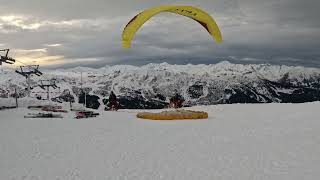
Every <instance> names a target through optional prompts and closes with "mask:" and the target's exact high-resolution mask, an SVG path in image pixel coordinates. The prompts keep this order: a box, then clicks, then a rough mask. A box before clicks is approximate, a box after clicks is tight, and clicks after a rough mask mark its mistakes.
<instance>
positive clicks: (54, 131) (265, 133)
mask: <svg viewBox="0 0 320 180" xmlns="http://www.w3.org/2000/svg"><path fill="white" fill-rule="evenodd" d="M319 108H320V102H315V103H306V104H261V105H253V104H247V105H239V104H236V105H217V106H199V107H193V108H191V109H194V110H204V111H207V112H209V119H208V120H198V121H146V120H141V119H137V118H135V114H136V112H138V110H120V111H119V112H102V111H100V113H101V114H102V115H101V116H98V117H97V118H92V119H73V116H74V113H68V114H63V115H64V117H65V118H64V119H24V118H22V117H23V115H25V114H27V113H28V112H32V111H30V110H27V109H25V108H21V109H19V110H18V111H17V110H14V109H13V110H6V111H0V179H1V180H2V179H3V180H7V179H8V180H89V179H90V180H100V179H101V180H111V179H112V180H125V179H128V180H129V179H130V180H133V179H137V180H150V179H154V180H160V179H176V180H180V179H184V180H188V179H190V180H194V179H205V180H212V179H219V180H224V179H225V180H230V179H243V180H248V179H250V180H251V179H257V180H269V179H272V180H286V179H287V180H301V179H303V180H315V179H318V178H319V177H320V156H319V152H320V131H319V129H320V121H319V116H320V112H319ZM155 111H158V110H155Z"/></svg>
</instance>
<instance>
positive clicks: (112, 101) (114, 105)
mask: <svg viewBox="0 0 320 180" xmlns="http://www.w3.org/2000/svg"><path fill="white" fill-rule="evenodd" d="M107 106H108V108H107V110H109V111H117V110H118V109H119V102H118V101H117V96H116V95H115V94H114V92H113V91H111V93H110V95H109V103H108V105H107Z"/></svg>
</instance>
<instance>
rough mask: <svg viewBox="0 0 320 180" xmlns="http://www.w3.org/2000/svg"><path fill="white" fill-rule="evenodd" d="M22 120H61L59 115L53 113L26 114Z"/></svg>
mask: <svg viewBox="0 0 320 180" xmlns="http://www.w3.org/2000/svg"><path fill="white" fill-rule="evenodd" d="M24 118H63V117H62V115H61V114H53V113H37V114H35V113H28V115H26V116H24Z"/></svg>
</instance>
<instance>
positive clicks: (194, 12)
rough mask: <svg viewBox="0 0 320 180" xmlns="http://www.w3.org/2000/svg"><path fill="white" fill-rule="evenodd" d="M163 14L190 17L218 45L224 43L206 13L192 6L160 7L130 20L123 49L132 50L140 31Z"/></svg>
mask: <svg viewBox="0 0 320 180" xmlns="http://www.w3.org/2000/svg"><path fill="white" fill-rule="evenodd" d="M161 12H171V13H176V14H180V15H183V16H186V17H189V18H191V19H193V20H195V21H197V22H199V23H200V24H201V25H202V26H203V27H204V28H205V29H206V30H207V31H208V32H209V33H210V34H211V36H212V37H213V38H214V39H215V40H216V42H217V43H221V42H222V35H221V32H220V30H219V27H218V25H217V23H216V22H215V21H214V20H213V18H212V17H211V16H210V15H209V14H208V13H206V12H205V11H203V10H201V9H199V8H196V7H192V6H158V7H154V8H150V9H147V10H145V11H143V12H141V13H139V14H138V15H136V16H135V17H134V18H133V19H131V20H130V22H129V23H128V24H127V25H126V27H125V28H124V30H123V33H122V47H123V48H130V47H131V41H132V39H133V38H134V35H135V34H136V32H137V31H138V29H139V28H140V27H141V26H142V25H143V24H144V23H145V22H147V21H148V20H149V19H150V18H151V17H153V16H155V15H157V14H159V13H161Z"/></svg>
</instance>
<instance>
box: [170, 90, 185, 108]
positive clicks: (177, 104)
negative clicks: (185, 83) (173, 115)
mask: <svg viewBox="0 0 320 180" xmlns="http://www.w3.org/2000/svg"><path fill="white" fill-rule="evenodd" d="M183 102H184V98H183V97H182V96H181V95H180V94H178V93H176V94H175V95H174V96H173V97H172V98H170V107H171V108H181V107H182V103H183Z"/></svg>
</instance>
